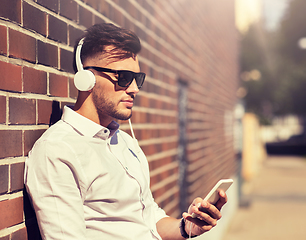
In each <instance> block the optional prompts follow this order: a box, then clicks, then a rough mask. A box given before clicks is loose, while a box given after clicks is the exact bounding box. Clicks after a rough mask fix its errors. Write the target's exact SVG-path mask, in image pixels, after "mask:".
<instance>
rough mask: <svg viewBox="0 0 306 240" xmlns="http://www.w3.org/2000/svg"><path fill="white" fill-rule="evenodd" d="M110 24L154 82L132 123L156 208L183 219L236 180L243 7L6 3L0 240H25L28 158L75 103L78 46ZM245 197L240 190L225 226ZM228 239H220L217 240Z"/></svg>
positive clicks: (105, 0) (196, 2)
mask: <svg viewBox="0 0 306 240" xmlns="http://www.w3.org/2000/svg"><path fill="white" fill-rule="evenodd" d="M101 22H112V23H115V24H117V25H119V26H122V27H125V28H128V29H131V30H133V31H135V32H136V33H137V35H138V36H139V37H140V39H141V42H142V51H141V53H140V56H139V61H140V67H141V70H142V71H143V72H146V73H147V80H146V82H145V84H144V86H143V88H142V90H141V91H140V92H139V94H138V96H137V98H136V104H135V105H136V106H135V107H134V111H133V113H134V114H133V117H132V122H133V127H134V129H135V135H136V137H137V138H138V140H139V143H140V145H141V147H142V149H143V150H144V152H145V154H146V155H147V158H148V161H149V164H150V170H151V188H152V192H153V195H154V197H155V199H156V201H157V203H158V204H159V205H160V206H161V207H162V208H164V209H165V210H166V212H167V213H168V214H169V215H171V216H173V217H180V214H181V212H182V211H183V210H184V211H185V210H186V208H187V206H188V205H189V203H190V201H191V200H192V199H193V198H194V197H197V196H204V195H205V194H206V193H207V192H208V190H209V189H210V188H211V187H212V186H213V185H214V184H215V183H216V182H217V181H218V180H219V179H221V178H234V179H235V178H236V175H237V169H238V167H237V160H236V150H235V146H234V134H233V127H234V121H235V118H234V110H235V106H236V102H237V99H236V91H237V89H238V75H239V66H238V55H239V53H238V45H239V43H238V34H237V29H236V26H235V2H234V0H218V1H215V0H192V1H190V0H170V1H164V0H155V1H153V0H137V1H136V0H129V1H127V0H83V1H80V0H71V1H67V0H35V1H31V0H2V1H1V7H0V72H1V74H0V238H1V239H2V238H3V239H17V238H18V239H26V228H25V223H24V216H23V194H22V189H23V167H24V161H25V158H26V157H27V154H28V152H29V150H30V149H31V147H32V145H33V143H34V142H35V141H36V139H37V138H39V136H40V135H41V134H42V133H43V132H44V131H45V130H46V129H47V128H48V127H49V124H50V123H51V122H52V123H53V122H54V121H56V120H57V119H58V118H59V117H60V109H61V108H62V107H63V106H64V105H65V104H73V103H74V102H75V99H76V96H77V91H76V89H75V87H74V85H73V76H74V73H73V70H72V60H73V46H74V44H75V40H76V39H77V37H79V36H80V35H82V33H83V32H84V30H85V29H86V28H88V27H90V26H91V25H93V24H96V23H101ZM121 129H123V130H126V131H128V132H129V127H128V124H127V123H126V122H121ZM236 198H237V193H236V187H233V188H232V190H231V192H229V203H228V207H227V209H224V211H225V213H224V218H223V220H222V224H220V225H221V227H222V225H223V226H224V227H225V226H226V224H227V223H228V221H229V220H230V216H231V212H233V209H235V207H236V203H237V200H236ZM25 210H26V209H25ZM226 212H228V214H227V213H226ZM221 233H222V230H221V229H220V230H217V233H216V235H218V234H219V235H218V236H219V237H215V238H214V239H215V240H216V239H218V238H220V235H221Z"/></svg>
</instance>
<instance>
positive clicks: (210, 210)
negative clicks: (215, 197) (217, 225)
mask: <svg viewBox="0 0 306 240" xmlns="http://www.w3.org/2000/svg"><path fill="white" fill-rule="evenodd" d="M195 213H196V214H198V215H200V216H202V215H201V214H202V213H203V214H207V215H208V216H209V217H211V218H213V219H217V220H219V219H220V218H221V213H220V211H219V209H217V208H216V206H215V205H212V204H210V203H208V202H206V201H202V203H201V207H200V208H199V210H198V212H195ZM202 217H205V218H207V216H206V215H205V216H204V215H203V216H202Z"/></svg>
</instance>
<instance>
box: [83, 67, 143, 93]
mask: <svg viewBox="0 0 306 240" xmlns="http://www.w3.org/2000/svg"><path fill="white" fill-rule="evenodd" d="M90 68H92V69H94V70H96V71H98V72H110V73H116V74H118V85H119V86H120V87H128V86H130V85H131V83H132V82H133V80H134V79H135V80H136V84H137V87H138V89H140V88H141V87H142V84H143V82H144V80H145V77H146V74H145V73H142V72H139V73H135V72H132V71H128V70H113V69H109V68H102V67H95V66H88V67H84V69H85V70H86V69H90Z"/></svg>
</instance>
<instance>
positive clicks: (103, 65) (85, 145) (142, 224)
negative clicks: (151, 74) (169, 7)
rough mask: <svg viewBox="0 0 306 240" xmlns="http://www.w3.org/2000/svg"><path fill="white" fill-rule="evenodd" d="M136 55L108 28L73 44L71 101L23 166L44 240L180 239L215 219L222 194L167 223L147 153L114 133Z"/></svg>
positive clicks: (124, 35)
mask: <svg viewBox="0 0 306 240" xmlns="http://www.w3.org/2000/svg"><path fill="white" fill-rule="evenodd" d="M139 51H140V41H139V39H138V37H137V36H136V35H135V34H134V33H132V32H130V31H128V30H126V29H122V28H119V27H116V26H114V25H112V24H99V25H94V26H92V27H91V28H89V29H88V30H87V32H86V34H85V36H84V38H82V39H81V40H80V42H79V44H78V46H76V48H75V58H76V59H75V60H76V67H77V71H78V72H77V74H76V78H75V84H76V86H77V88H79V90H80V91H79V95H78V98H77V102H76V104H75V105H74V106H73V107H72V108H70V107H67V106H65V108H64V111H63V116H62V119H61V120H60V121H58V122H57V123H56V124H54V125H53V126H51V127H50V128H49V129H48V130H47V131H46V132H45V133H44V134H43V136H42V137H41V138H40V139H39V140H38V141H37V142H36V143H35V145H34V147H33V149H32V151H31V152H30V153H29V158H28V159H27V160H26V168H25V185H26V188H27V191H28V193H29V195H30V198H31V200H32V203H33V206H34V209H35V212H36V215H37V219H38V224H39V228H40V232H41V235H42V238H43V239H63V240H69V239H73V240H76V239H91V240H95V239H96V240H101V239H107V240H112V239H131V240H135V239H141V240H149V239H164V240H166V239H184V238H188V235H190V236H197V235H200V234H202V233H204V232H206V231H208V230H210V229H211V228H212V227H213V226H215V225H216V222H217V220H218V219H220V217H221V214H220V209H221V207H222V206H223V205H224V204H225V203H226V195H225V193H224V192H223V191H220V192H219V195H220V199H219V201H218V202H217V203H216V204H215V206H214V205H211V204H209V203H208V202H205V201H203V200H202V199H201V198H197V199H195V200H194V201H193V203H192V204H191V205H190V207H189V209H188V213H187V212H185V213H183V218H182V219H174V218H172V217H168V216H167V215H166V214H165V212H164V211H163V210H162V209H160V208H159V207H158V206H157V204H156V203H155V202H154V199H153V197H152V194H151V191H150V189H149V186H150V184H149V181H150V177H149V169H148V163H147V160H146V157H145V155H144V154H143V152H142V151H141V149H140V148H139V146H138V144H137V142H136V141H134V139H133V138H131V137H130V136H129V135H128V134H126V133H124V132H123V131H121V130H118V128H119V125H118V124H117V123H116V122H115V121H114V120H115V119H119V120H128V119H129V118H130V117H131V115H132V107H133V100H134V98H135V96H136V94H137V93H138V92H139V88H140V87H141V86H142V84H143V81H144V78H145V74H144V73H141V72H140V69H139V63H138V58H137V53H138V52H139ZM84 69H85V70H84ZM186 210H187V209H186ZM205 212H206V213H205ZM192 213H196V214H197V215H199V217H198V218H192V216H191V214H192Z"/></svg>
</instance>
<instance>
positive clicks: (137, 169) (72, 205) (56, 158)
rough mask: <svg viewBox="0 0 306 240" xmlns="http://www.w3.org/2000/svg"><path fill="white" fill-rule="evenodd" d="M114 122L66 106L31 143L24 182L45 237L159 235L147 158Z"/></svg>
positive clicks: (91, 239) (76, 239) (90, 238)
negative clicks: (103, 121) (97, 120)
mask: <svg viewBox="0 0 306 240" xmlns="http://www.w3.org/2000/svg"><path fill="white" fill-rule="evenodd" d="M118 127H119V125H118V124H117V123H115V122H113V123H111V124H110V125H109V126H108V128H104V127H102V126H100V125H98V124H96V123H94V122H93V121H91V120H89V119H87V118H85V117H83V116H82V115H80V114H78V113H76V112H74V111H73V110H72V109H70V108H68V107H65V108H64V112H63V116H62V119H61V120H60V121H59V122H57V123H56V124H54V125H53V126H51V127H50V128H49V129H48V130H47V131H46V132H45V133H44V134H43V135H42V137H41V138H40V139H39V140H38V141H37V142H36V143H35V145H34V147H33V149H32V150H31V152H30V153H29V157H28V159H27V160H26V163H25V185H26V188H27V191H28V193H29V195H30V197H31V200H32V203H33V207H34V209H35V212H36V216H37V220H38V223H39V227H40V231H41V234H42V238H43V239H48V240H49V239H57V240H60V239H61V240H69V239H73V240H79V239H82V240H83V239H88V240H95V239H96V240H101V239H106V240H115V239H116V240H118V239H120V240H121V239H131V240H136V239H141V240H149V239H161V237H160V236H159V235H158V233H157V230H156V223H157V222H158V221H159V220H160V219H162V218H164V217H166V214H165V212H164V211H163V210H162V209H160V208H159V207H158V205H157V204H156V203H155V202H154V199H153V197H152V194H151V191H150V183H149V181H150V176H149V168H148V162H147V160H146V157H145V155H144V154H143V152H142V151H141V150H140V148H139V146H138V144H137V145H136V144H135V141H134V140H133V139H132V138H131V137H130V136H129V135H128V134H127V133H125V132H123V131H121V130H118Z"/></svg>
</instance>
